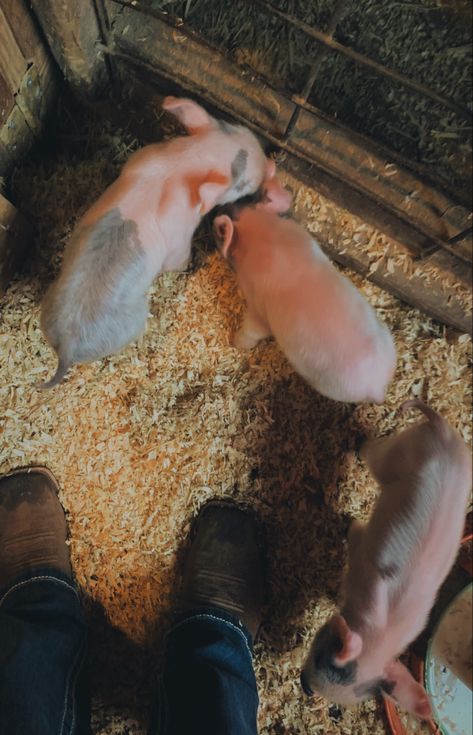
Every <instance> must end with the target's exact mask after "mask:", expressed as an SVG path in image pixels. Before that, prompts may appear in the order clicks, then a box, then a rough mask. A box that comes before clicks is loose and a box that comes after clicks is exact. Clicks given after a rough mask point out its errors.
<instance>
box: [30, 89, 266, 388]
mask: <svg viewBox="0 0 473 735" xmlns="http://www.w3.org/2000/svg"><path fill="white" fill-rule="evenodd" d="M163 107H164V109H165V110H167V111H168V112H170V113H172V114H173V115H174V116H175V117H176V118H177V119H178V120H179V121H180V122H181V123H182V125H183V126H184V128H185V129H186V130H187V132H188V136H182V137H178V138H174V139H173V140H170V141H168V142H165V143H161V144H155V145H148V146H146V147H144V148H142V149H141V150H140V151H138V152H136V153H135V154H133V155H132V156H131V158H130V159H129V161H128V162H127V163H126V165H125V166H124V168H123V170H122V172H121V174H120V176H119V177H118V179H117V180H116V181H115V182H114V183H113V184H112V185H111V186H109V188H108V189H107V190H106V191H105V192H104V193H103V194H102V196H101V197H100V198H99V199H98V201H96V202H95V204H93V205H92V207H91V208H90V209H89V210H88V211H87V212H86V214H85V215H84V216H83V217H82V219H81V220H80V221H79V223H78V225H77V226H76V228H75V230H74V232H73V233H72V236H71V238H70V241H69V243H68V245H67V247H66V250H65V253H64V260H63V265H62V269H61V272H60V275H59V277H58V279H57V280H56V281H55V282H54V283H53V284H52V286H51V287H50V288H49V290H48V291H47V293H46V296H45V298H44V300H43V303H42V310H41V327H42V329H43V332H44V334H45V336H46V339H47V340H48V342H49V344H50V345H51V347H53V349H54V350H55V351H56V353H57V356H58V367H57V371H56V374H55V375H54V377H53V378H52V379H51V380H50V381H49V382H48V383H45V384H43V385H42V386H40V387H43V388H50V387H51V386H53V385H56V384H57V383H59V382H60V381H61V380H62V378H63V377H64V375H65V373H66V371H67V370H68V368H69V367H70V366H71V365H72V364H73V363H76V362H89V361H92V360H97V359H99V358H102V357H105V356H106V355H110V354H111V353H113V352H116V351H118V350H120V349H121V348H122V347H124V346H125V345H127V344H128V343H129V342H131V341H132V340H134V339H136V337H138V335H139V334H140V333H141V332H142V331H143V330H144V327H145V323H146V318H147V314H148V303H147V290H148V288H149V286H150V284H151V283H152V281H153V280H154V279H155V278H156V276H157V275H158V274H160V273H163V272H165V271H176V270H183V269H185V268H186V266H187V263H188V261H189V257H190V250H191V238H192V234H193V232H194V230H195V229H196V227H197V225H198V224H199V222H200V219H201V218H202V216H203V215H204V214H206V213H207V212H209V210H210V209H212V208H213V207H214V206H215V205H216V204H224V203H226V202H230V201H232V200H234V199H237V198H239V197H242V196H245V195H248V194H249V193H251V192H254V191H256V190H257V189H258V187H259V186H260V184H261V183H262V181H263V179H264V177H265V175H266V168H267V165H268V161H267V159H266V158H265V155H264V153H263V150H262V148H261V146H260V144H259V143H258V141H257V139H256V137H255V136H254V135H253V134H252V133H251V132H250V131H249V130H247V129H246V128H245V127H243V126H241V125H233V124H230V123H227V122H224V121H219V120H216V119H214V118H213V117H211V116H210V115H209V114H208V113H207V112H206V111H205V110H204V109H203V108H202V107H200V106H199V105H198V104H196V103H195V102H193V101H192V100H190V99H177V98H175V97H166V99H165V100H164V104H163Z"/></svg>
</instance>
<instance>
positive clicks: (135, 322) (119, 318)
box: [41, 208, 148, 372]
mask: <svg viewBox="0 0 473 735" xmlns="http://www.w3.org/2000/svg"><path fill="white" fill-rule="evenodd" d="M69 245H70V247H68V249H67V251H66V253H65V256H64V264H63V269H62V271H61V273H60V275H59V278H58V279H57V281H56V282H55V283H53V284H52V286H51V287H50V289H49V291H48V292H47V294H46V296H45V298H44V300H43V305H42V313H41V326H42V328H43V331H44V333H45V335H46V337H47V339H48V342H49V343H50V345H51V346H52V347H53V348H54V349H55V350H56V352H57V354H58V358H59V362H60V364H61V365H62V369H61V372H64V365H68V366H70V365H72V364H73V363H74V362H89V361H92V360H97V359H100V358H102V357H105V356H106V355H110V354H112V353H114V352H117V351H118V350H120V349H121V348H122V347H124V346H125V345H127V344H128V343H129V342H131V341H132V340H133V339H135V338H136V337H137V336H138V335H139V334H140V333H141V332H142V331H143V329H144V327H145V323H146V317H147V313H148V306H147V300H146V293H145V292H146V285H145V280H146V258H145V253H144V251H143V248H142V246H141V243H140V240H139V238H138V228H137V225H136V222H133V221H132V220H124V219H123V217H122V215H121V212H120V210H119V209H118V208H115V209H113V210H111V211H110V212H108V213H107V214H106V215H104V216H103V217H101V218H100V219H99V220H98V221H97V222H96V223H95V224H94V225H93V226H91V227H87V228H82V229H81V230H80V231H79V232H78V233H77V236H76V237H75V238H74V239H73V240H72V241H71V242H70V244H69Z"/></svg>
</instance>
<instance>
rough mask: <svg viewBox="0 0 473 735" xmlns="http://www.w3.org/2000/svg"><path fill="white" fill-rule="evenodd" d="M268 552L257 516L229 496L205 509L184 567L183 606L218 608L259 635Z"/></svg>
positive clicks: (196, 526) (200, 516) (201, 513)
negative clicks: (263, 543)
mask: <svg viewBox="0 0 473 735" xmlns="http://www.w3.org/2000/svg"><path fill="white" fill-rule="evenodd" d="M263 588H264V580H263V552H262V549H261V546H260V544H259V543H258V528H257V524H256V521H255V519H254V518H253V516H252V515H251V514H250V513H248V512H247V511H245V510H242V509H241V508H239V507H238V506H237V505H235V504H234V503H231V502H226V501H218V500H216V501H210V502H209V503H207V504H206V505H205V506H204V507H203V508H202V509H201V511H200V513H199V515H198V517H197V519H196V524H195V536H194V538H193V540H192V542H191V548H190V550H189V554H188V557H187V559H186V562H185V566H184V584H183V590H182V608H183V609H184V610H185V611H187V610H192V609H195V608H202V607H215V608H220V609H222V610H224V611H226V612H229V613H230V614H232V615H235V617H237V618H239V620H240V621H241V622H242V623H243V625H244V626H245V627H246V628H247V630H248V631H249V632H250V634H251V637H252V639H253V640H254V638H255V636H256V634H257V632H258V628H259V626H260V624H261V617H262V609H263V597H264V591H263Z"/></svg>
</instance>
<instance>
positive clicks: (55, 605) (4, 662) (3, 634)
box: [0, 468, 90, 735]
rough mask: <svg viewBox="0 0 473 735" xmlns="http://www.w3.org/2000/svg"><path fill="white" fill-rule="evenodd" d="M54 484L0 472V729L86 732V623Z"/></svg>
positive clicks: (40, 473)
mask: <svg viewBox="0 0 473 735" xmlns="http://www.w3.org/2000/svg"><path fill="white" fill-rule="evenodd" d="M57 489H58V488H57V484H56V482H55V480H54V478H53V476H52V474H51V473H50V472H49V471H48V470H46V469H44V468H32V469H31V470H27V469H23V470H17V471H15V472H13V473H10V474H9V475H4V476H3V477H0V735H26V734H30V733H31V735H56V734H57V735H82V733H88V732H89V720H90V705H89V697H88V691H87V685H86V680H85V655H86V638H87V634H86V627H85V623H84V619H83V615H82V609H81V605H80V600H79V597H78V593H77V588H76V586H75V584H74V582H73V581H72V571H71V566H70V562H69V552H68V548H67V545H66V537H67V527H66V519H65V517H64V511H63V509H62V507H61V504H60V502H59V499H58V497H57Z"/></svg>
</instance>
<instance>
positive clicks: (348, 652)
mask: <svg viewBox="0 0 473 735" xmlns="http://www.w3.org/2000/svg"><path fill="white" fill-rule="evenodd" d="M331 623H332V627H333V629H334V630H335V632H336V634H337V635H338V637H339V638H340V640H341V642H342V647H341V649H340V650H339V651H338V652H337V654H336V655H335V657H334V661H333V662H334V664H335V666H346V664H348V663H350V661H354V660H355V659H356V658H358V656H359V655H360V653H361V650H362V648H363V640H362V638H361V636H360V635H359V633H355V632H354V631H353V630H350V628H349V627H348V625H347V622H346V620H345V618H344V617H343V616H342V615H334V616H333V618H332V621H331Z"/></svg>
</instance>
